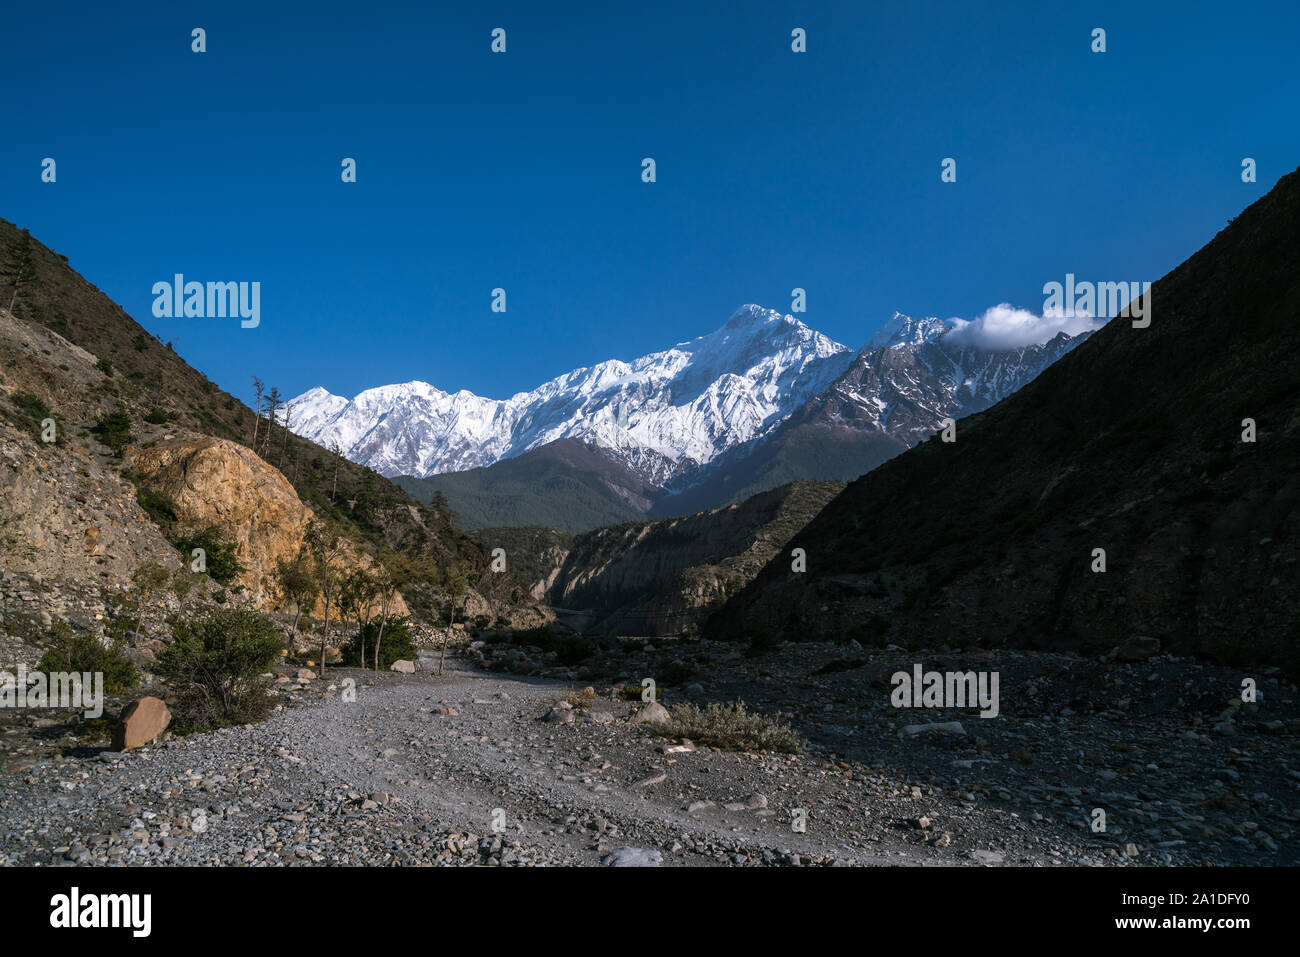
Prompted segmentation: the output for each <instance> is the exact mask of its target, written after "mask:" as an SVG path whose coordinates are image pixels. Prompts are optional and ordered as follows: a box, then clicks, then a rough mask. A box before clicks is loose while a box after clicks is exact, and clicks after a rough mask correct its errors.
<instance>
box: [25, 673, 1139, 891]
mask: <svg viewBox="0 0 1300 957" xmlns="http://www.w3.org/2000/svg"><path fill="white" fill-rule="evenodd" d="M425 666H426V667H430V666H432V667H436V662H435V663H431V662H426V663H425ZM449 666H450V667H449V670H448V673H447V674H446V675H444V676H441V677H439V676H437V675H435V674H431V673H429V672H427V671H424V672H420V673H417V674H415V675H395V674H388V673H383V674H378V675H376V674H374V673H372V672H361V671H356V670H351V669H335V670H333V671H332V672H331V673H330V677H329V680H328V681H322V680H317V681H313V682H311V683H310V684H309V685H308V686H307V687H306V688H305V689H304V690H303V691H302V692H300V693H299V695H298V697H297V700H296V701H295V702H294V703H291V704H289V705H288V706H286V707H285V708H284V709H282V710H280V711H279V712H277V713H276V714H275V715H274V716H273V717H272V718H271V719H270V720H268V721H266V722H265V723H263V724H260V725H257V726H248V727H243V728H234V729H227V730H224V731H220V732H215V733H211V734H203V735H195V736H192V737H189V738H185V739H177V740H172V741H167V742H164V743H161V744H157V745H154V746H150V747H147V748H144V749H141V750H139V751H134V752H129V753H127V754H125V755H114V754H111V753H107V752H102V751H101V750H100V749H99V748H98V747H94V748H80V749H76V750H74V751H72V752H71V753H70V754H68V755H65V756H62V757H59V758H58V759H56V760H51V759H50V757H49V756H48V755H44V756H42V755H40V754H38V753H34V752H31V751H26V750H23V749H17V748H15V747H13V746H12V745H11V742H8V741H7V742H6V744H7V745H10V746H9V747H7V749H6V751H5V752H4V753H3V754H0V862H3V863H7V864H21V865H68V864H98V863H122V864H144V863H149V864H156V863H163V864H224V865H230V864H246V865H285V864H342V865H349V864H350V865H362V864H365V865H469V864H487V865H489V866H500V865H507V866H508V865H524V866H528V865H560V864H581V865H595V864H599V863H602V862H609V861H610V860H617V861H619V862H620V863H637V862H642V863H645V862H650V863H654V862H658V861H661V862H662V864H663V865H664V866H692V865H764V864H767V865H781V866H789V865H805V866H806V865H823V866H825V865H847V864H858V865H886V864H888V865H902V864H906V865H930V864H962V865H969V866H980V865H986V864H998V863H1003V862H1005V863H1014V864H1040V865H1044V864H1045V865H1052V864H1094V865H1101V864H1112V865H1113V864H1118V865H1127V864H1130V863H1136V862H1134V861H1130V860H1129V859H1128V858H1126V857H1125V856H1124V854H1123V853H1122V851H1121V852H1118V853H1117V851H1116V841H1115V840H1113V839H1111V840H1106V839H1105V836H1104V835H1100V836H1098V835H1091V834H1088V833H1087V829H1086V828H1081V827H1079V825H1078V822H1071V821H1066V820H1062V819H1059V818H1054V817H1051V816H1044V815H1041V814H1035V815H1034V816H1033V819H1031V818H1030V816H1029V813H1028V812H1027V811H1026V813H1025V814H1024V816H1023V817H1022V816H1021V814H1019V813H1017V812H1016V811H1015V810H1014V809H1013V808H1011V807H1009V806H1007V805H1006V803H1005V802H1000V801H998V800H997V796H996V795H992V794H977V793H976V791H978V790H979V789H978V787H977V788H976V789H975V790H974V791H965V790H960V789H959V790H956V791H954V790H953V789H952V788H951V787H945V786H944V785H942V784H940V783H938V782H936V781H935V780H934V777H933V775H931V776H930V779H929V780H925V779H921V780H911V779H909V778H908V776H907V775H906V774H905V773H903V772H902V771H900V770H897V769H894V770H889V769H884V770H882V769H879V768H873V767H870V766H868V765H867V764H866V763H865V762H851V761H844V760H839V759H838V757H837V756H836V755H833V754H830V753H828V752H826V751H823V750H822V749H821V748H820V747H816V746H815V747H814V748H812V749H810V750H809V751H807V752H805V753H804V754H802V755H797V756H791V755H752V754H743V753H733V752H725V751H718V750H713V749H710V748H706V747H698V748H696V749H695V750H681V749H679V750H676V751H675V752H674V751H671V750H670V749H672V748H673V745H674V742H673V741H672V740H671V739H666V738H663V737H660V736H656V735H653V734H651V733H649V732H648V731H646V730H645V729H644V728H642V727H639V726H636V725H634V724H632V723H631V722H630V720H629V716H630V714H631V712H632V711H633V710H634V707H635V705H634V704H633V703H630V702H624V701H611V700H601V699H598V700H597V701H596V702H594V703H593V704H592V705H591V707H590V708H589V709H588V710H587V711H578V712H575V713H576V715H577V719H576V720H575V721H574V722H572V723H550V722H548V721H546V720H544V718H543V716H544V715H546V714H547V713H548V712H549V711H550V709H551V706H552V705H553V704H554V703H555V702H556V700H557V699H558V698H561V697H562V696H563V695H564V693H565V691H566V685H565V684H564V683H561V682H557V681H554V680H547V679H542V678H520V677H514V676H510V675H505V674H500V673H491V672H485V671H480V670H478V669H477V668H475V667H473V666H472V665H470V664H468V663H465V662H461V661H449ZM347 679H351V680H353V681H355V682H356V695H355V701H346V700H343V697H344V696H343V695H341V694H340V691H341V690H342V689H343V688H344V687H345V685H346V681H347ZM568 687H569V688H570V689H571V687H572V686H571V685H570V686H568ZM57 730H58V729H54V730H53V732H52V733H57ZM666 752H668V753H666ZM1006 797H1010V795H1006ZM990 799H992V800H990ZM1022 810H1024V809H1022ZM798 811H802V812H803V815H804V817H805V819H806V822H807V823H806V831H805V832H803V833H797V832H796V831H795V830H794V829H793V828H792V818H793V817H794V816H795V814H796V813H797V812H798ZM1119 846H1120V847H1121V848H1122V846H1123V845H1122V844H1121V845H1119ZM625 848H631V849H634V850H636V851H640V852H647V853H640V854H638V853H632V852H631V851H626V850H620V849H625ZM1144 862H1145V861H1144ZM1152 862H1159V863H1163V861H1152Z"/></svg>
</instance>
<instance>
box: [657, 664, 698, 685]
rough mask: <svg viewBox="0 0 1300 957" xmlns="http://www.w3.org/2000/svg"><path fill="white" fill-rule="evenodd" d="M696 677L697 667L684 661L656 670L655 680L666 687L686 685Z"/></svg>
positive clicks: (662, 666)
mask: <svg viewBox="0 0 1300 957" xmlns="http://www.w3.org/2000/svg"><path fill="white" fill-rule="evenodd" d="M694 677H695V667H694V666H693V665H690V664H688V663H686V662H684V661H670V662H668V663H667V664H666V665H661V666H659V667H656V668H655V678H656V680H657V681H658V682H659V683H660V684H664V685H684V684H686V682H688V681H690V680H691V679H692V678H694Z"/></svg>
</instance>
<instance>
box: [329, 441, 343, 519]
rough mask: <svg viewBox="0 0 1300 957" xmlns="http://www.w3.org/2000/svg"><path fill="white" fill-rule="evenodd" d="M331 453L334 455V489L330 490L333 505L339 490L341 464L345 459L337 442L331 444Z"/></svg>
mask: <svg viewBox="0 0 1300 957" xmlns="http://www.w3.org/2000/svg"><path fill="white" fill-rule="evenodd" d="M330 451H331V452H333V453H334V487H333V488H331V489H330V504H331V505H333V504H334V496H335V494H336V493H337V492H338V490H339V463H340V461H341V460H342V458H343V450H342V449H341V448H339V444H338V443H337V442H331V443H330Z"/></svg>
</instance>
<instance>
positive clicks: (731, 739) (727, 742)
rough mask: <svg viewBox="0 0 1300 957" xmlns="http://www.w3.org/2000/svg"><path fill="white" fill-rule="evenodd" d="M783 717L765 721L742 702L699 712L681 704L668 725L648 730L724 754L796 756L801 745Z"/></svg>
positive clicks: (780, 715)
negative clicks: (775, 752)
mask: <svg viewBox="0 0 1300 957" xmlns="http://www.w3.org/2000/svg"><path fill="white" fill-rule="evenodd" d="M785 717H786V716H785V715H782V714H780V713H778V714H777V715H775V716H774V717H771V718H769V717H767V716H766V715H761V714H757V713H755V712H753V711H748V710H746V708H745V702H743V701H737V702H735V703H734V704H710V705H709V706H708V707H707V708H703V709H701V708H698V707H696V706H695V705H693V704H682V705H679V706H677V707H676V708H675V709H674V710H673V713H672V718H671V720H670V721H669V722H668V724H666V725H657V726H650V730H652V731H655V732H657V733H659V734H663V735H666V736H668V737H673V738H690V739H691V740H692V741H695V742H697V743H699V744H707V745H710V746H711V747H715V748H722V749H723V750H726V751H780V752H782V753H785V754H798V753H799V748H800V746H801V744H802V742H801V741H800V740H799V735H798V734H797V733H795V731H794V729H793V728H791V727H790V726H789V724H787V723H786V721H785Z"/></svg>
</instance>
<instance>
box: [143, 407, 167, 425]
mask: <svg viewBox="0 0 1300 957" xmlns="http://www.w3.org/2000/svg"><path fill="white" fill-rule="evenodd" d="M170 418H171V416H170V415H168V414H167V413H166V412H164V411H163V410H162V409H150V410H149V411H148V412H146V413H145V414H144V420H145V421H146V422H148V423H149V424H150V425H165V424H166V423H167V421H168V420H169V419H170Z"/></svg>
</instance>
